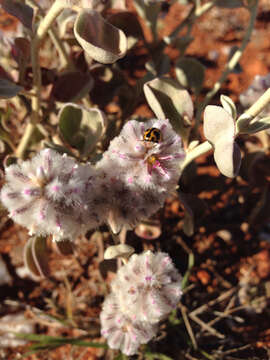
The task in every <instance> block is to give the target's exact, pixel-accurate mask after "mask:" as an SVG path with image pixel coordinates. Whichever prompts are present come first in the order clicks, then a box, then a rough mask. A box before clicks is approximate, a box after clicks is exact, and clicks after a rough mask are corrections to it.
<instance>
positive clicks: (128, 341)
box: [100, 294, 157, 356]
mask: <svg viewBox="0 0 270 360" xmlns="http://www.w3.org/2000/svg"><path fill="white" fill-rule="evenodd" d="M100 321H101V335H102V336H104V337H105V338H106V339H107V342H108V345H109V346H110V348H112V349H120V350H121V351H122V352H123V353H124V354H126V355H128V356H131V355H134V354H136V352H137V350H138V348H139V346H140V345H141V344H146V343H148V342H149V341H150V340H151V339H152V338H153V337H154V336H155V335H156V332H157V326H156V325H153V324H150V323H147V322H141V321H133V320H132V319H130V318H129V317H128V316H127V315H125V314H123V313H122V312H121V309H120V308H119V304H118V302H117V298H116V296H115V295H114V294H110V295H109V296H108V297H107V298H106V300H105V302H104V304H103V308H102V312H101V314H100Z"/></svg>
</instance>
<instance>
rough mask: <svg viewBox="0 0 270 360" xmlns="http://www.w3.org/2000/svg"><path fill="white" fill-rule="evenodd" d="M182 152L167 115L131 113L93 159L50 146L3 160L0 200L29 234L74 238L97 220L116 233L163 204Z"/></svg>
mask: <svg viewBox="0 0 270 360" xmlns="http://www.w3.org/2000/svg"><path fill="white" fill-rule="evenodd" d="M184 157H185V153H184V151H183V148H182V144H181V139H180V137H179V136H178V135H177V134H176V133H175V132H174V131H173V129H172V127H171V125H170V124H169V121H168V120H150V121H148V122H146V123H140V122H137V121H135V120H132V121H129V122H128V123H127V124H126V125H125V126H124V127H123V130H122V131H121V133H120V135H119V136H118V137H116V138H115V139H114V140H113V141H112V142H111V144H110V146H109V149H108V151H107V152H105V153H104V156H103V158H102V159H101V160H100V161H99V163H97V165H96V166H93V165H91V164H90V163H88V164H85V165H82V164H79V163H77V162H76V161H75V160H74V159H72V158H70V157H68V156H66V155H60V154H58V153H56V152H55V151H54V150H51V149H45V150H42V151H41V152H40V153H39V154H38V155H37V156H35V157H34V158H33V159H32V160H28V161H25V162H22V163H21V164H20V165H18V164H16V165H11V166H9V167H8V168H7V169H6V185H5V186H4V187H3V189H2V191H1V201H2V203H3V204H4V205H5V206H6V207H7V209H8V210H9V212H10V217H11V218H12V219H14V221H16V222H17V223H19V224H21V225H24V226H26V227H27V228H28V229H29V231H30V233H31V234H38V235H48V234H52V235H53V236H54V239H56V240H58V239H62V238H70V239H75V238H76V237H77V236H78V235H80V234H84V233H85V232H86V231H87V230H89V229H93V228H95V227H97V226H99V225H100V224H101V223H108V224H109V225H110V227H111V229H112V231H113V232H115V233H117V232H119V231H120V230H121V228H122V227H123V226H126V227H128V228H132V227H134V226H135V225H136V224H137V223H138V222H139V221H141V220H142V219H144V218H147V217H149V216H151V215H152V214H153V213H155V212H156V211H157V210H158V209H159V208H160V207H161V206H162V205H163V203H164V200H165V198H166V197H167V195H168V193H169V192H170V191H173V190H175V188H176V187H177V183H178V180H179V176H180V164H181V161H183V159H184Z"/></svg>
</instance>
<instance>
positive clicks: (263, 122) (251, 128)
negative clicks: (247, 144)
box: [240, 116, 270, 134]
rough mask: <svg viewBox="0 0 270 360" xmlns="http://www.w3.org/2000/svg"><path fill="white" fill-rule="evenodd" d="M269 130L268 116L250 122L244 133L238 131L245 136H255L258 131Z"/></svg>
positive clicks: (269, 117) (269, 119) (269, 120)
mask: <svg viewBox="0 0 270 360" xmlns="http://www.w3.org/2000/svg"><path fill="white" fill-rule="evenodd" d="M269 128H270V116H267V117H264V118H261V119H256V118H255V119H254V120H253V121H251V122H250V123H249V124H248V126H247V127H246V129H245V130H244V131H240V132H241V133H245V134H255V133H257V132H259V131H262V130H266V129H269Z"/></svg>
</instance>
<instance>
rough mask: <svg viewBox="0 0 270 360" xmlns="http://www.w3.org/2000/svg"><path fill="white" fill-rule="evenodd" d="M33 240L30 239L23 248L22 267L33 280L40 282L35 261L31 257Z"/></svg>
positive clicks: (32, 238)
mask: <svg viewBox="0 0 270 360" xmlns="http://www.w3.org/2000/svg"><path fill="white" fill-rule="evenodd" d="M33 240H34V237H31V238H30V239H29V240H28V241H27V243H26V244H25V246H24V256H23V258H24V265H25V266H26V268H27V269H28V270H29V272H30V274H31V276H32V277H33V279H34V280H40V278H41V274H40V272H39V269H38V267H37V265H36V262H35V259H34V257H33V252H32V242H33Z"/></svg>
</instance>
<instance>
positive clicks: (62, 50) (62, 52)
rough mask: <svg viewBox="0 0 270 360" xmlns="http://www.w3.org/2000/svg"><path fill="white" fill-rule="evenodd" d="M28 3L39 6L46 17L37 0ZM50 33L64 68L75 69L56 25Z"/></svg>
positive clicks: (35, 6) (42, 14)
mask: <svg viewBox="0 0 270 360" xmlns="http://www.w3.org/2000/svg"><path fill="white" fill-rule="evenodd" d="M27 3H28V4H29V5H30V6H31V7H33V8H37V9H38V11H39V12H40V14H41V17H43V18H44V16H45V13H44V10H43V9H42V7H41V6H40V5H39V4H37V3H36V2H35V0H27ZM48 34H49V35H50V37H51V39H52V42H53V43H54V46H55V47H56V49H57V51H58V53H59V56H60V62H61V63H62V66H63V67H64V68H65V67H69V68H70V69H74V65H73V63H72V61H71V59H70V58H69V56H68V54H67V52H66V49H65V46H64V44H63V42H62V41H61V39H60V38H59V36H58V33H57V31H56V29H55V27H54V26H51V28H50V29H49V30H48Z"/></svg>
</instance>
